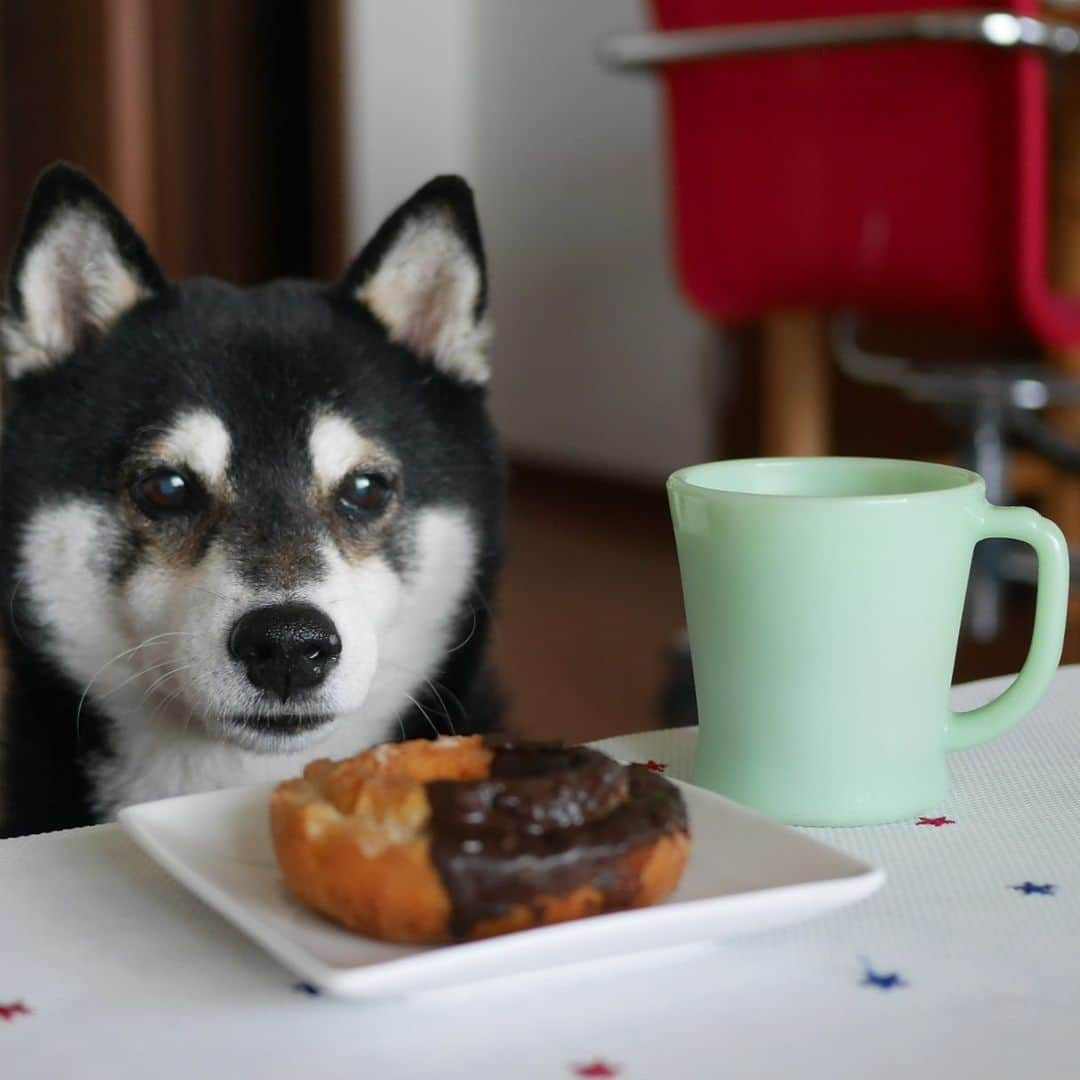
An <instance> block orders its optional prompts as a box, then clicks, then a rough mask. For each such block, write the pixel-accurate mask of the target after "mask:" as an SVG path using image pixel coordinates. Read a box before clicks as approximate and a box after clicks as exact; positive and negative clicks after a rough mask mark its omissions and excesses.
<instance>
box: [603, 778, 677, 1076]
mask: <svg viewBox="0 0 1080 1080" xmlns="http://www.w3.org/2000/svg"><path fill="white" fill-rule="evenodd" d="M634 764H635V765H644V766H645V768H646V769H648V770H649V771H650V772H661V773H662V772H666V771H667V765H666V764H665V763H664V762H662V761H653V759H652V758H649V760H648V761H635V762H634ZM600 1075H601V1076H603V1075H604V1074H603V1073H601V1074H600Z"/></svg>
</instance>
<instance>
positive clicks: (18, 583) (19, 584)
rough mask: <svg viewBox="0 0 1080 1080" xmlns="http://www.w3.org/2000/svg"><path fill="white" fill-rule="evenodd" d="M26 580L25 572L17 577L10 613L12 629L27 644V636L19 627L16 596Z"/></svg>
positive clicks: (12, 588) (12, 589)
mask: <svg viewBox="0 0 1080 1080" xmlns="http://www.w3.org/2000/svg"><path fill="white" fill-rule="evenodd" d="M25 580H26V575H25V574H20V575H19V577H18V578H16V579H15V584H14V585H13V586H12V587H11V600H10V602H9V604H8V613H9V614H10V615H11V629H12V630H13V631H14V632H15V636H16V637H17V638H18V639H19V641H21V642H22V643H23V644H24V645H25V644H26V638H24V637H23V636H22V631H21V630H20V629H19V623H18V620H17V619H16V618H15V597H16V596H17V595H18V593H19V589H20V588H21V587H22V583H23V582H24V581H25Z"/></svg>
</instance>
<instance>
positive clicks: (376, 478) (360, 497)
mask: <svg viewBox="0 0 1080 1080" xmlns="http://www.w3.org/2000/svg"><path fill="white" fill-rule="evenodd" d="M392 494H393V488H392V487H391V484H390V481H389V480H388V479H387V478H386V477H385V476H382V475H381V474H379V473H369V472H354V473H350V474H349V475H348V476H346V477H345V479H344V480H342V481H341V486H340V487H339V488H338V490H337V509H338V512H339V513H340V514H342V515H343V516H344V517H346V518H348V519H349V520H350V521H361V520H364V519H366V518H371V517H374V516H375V515H376V514H379V513H381V512H382V511H383V510H384V509H385V508H386V504H387V503H388V502H389V501H390V497H391V495H392Z"/></svg>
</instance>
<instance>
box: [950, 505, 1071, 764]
mask: <svg viewBox="0 0 1080 1080" xmlns="http://www.w3.org/2000/svg"><path fill="white" fill-rule="evenodd" d="M998 537H1000V538H1002V539H1005V540H1021V541H1023V542H1024V543H1025V544H1030V545H1031V547H1033V548H1034V549H1035V554H1036V556H1037V557H1038V560H1039V579H1038V585H1037V593H1036V597H1035V627H1034V629H1033V631H1032V635H1031V647H1030V649H1029V650H1028V655H1027V659H1026V660H1025V661H1024V666H1023V667H1022V668H1021V669H1020V674H1019V675H1017V676H1016V680H1015V681H1014V682H1013V684H1012V686H1010V687H1009V689H1008V690H1006V691H1005V693H1003V694H1002V695H1001V696H1000V697H997V698H995V699H994V700H993V701H991V702H990V703H989V704H987V705H983V706H982V707H981V708H978V709H972V710H971V711H970V712H965V713H950V714H949V717H948V719H947V721H946V724H945V748H946V749H947V750H965V749H967V748H968V747H969V746H978V745H979V744H980V743H984V742H987V741H988V740H990V739H994V738H996V737H997V736H998V735H1001V734H1004V732H1006V731H1008V730H1009V728H1011V727H1012V726H1013V725H1014V724H1016V723H1017V722H1018V721H1019V720H1021V719H1022V718H1023V717H1024V716H1025V715H1026V714H1027V713H1029V712H1030V711H1031V710H1032V709H1033V708H1034V707H1035V705H1036V704H1037V702H1038V701H1039V699H1040V698H1041V697H1042V696H1043V694H1045V693H1046V691H1047V688H1048V687H1049V686H1050V682H1051V680H1052V679H1053V677H1054V674H1055V672H1056V671H1057V666H1058V662H1059V661H1060V660H1061V648H1062V645H1063V644H1064V641H1065V619H1066V617H1067V615H1068V607H1069V547H1068V544H1066V542H1065V537H1064V536H1063V535H1062V533H1061V530H1060V529H1059V528H1058V527H1057V526H1056V525H1055V524H1054V523H1053V522H1052V521H1050V520H1048V519H1047V518H1044V517H1042V515H1040V514H1037V513H1036V512H1035V511H1034V510H1032V509H1030V508H1028V507H1026V506H993V505H991V504H989V503H988V504H987V506H986V514H985V517H984V518H983V524H982V529H981V531H980V535H979V539H980V540H990V539H994V538H998Z"/></svg>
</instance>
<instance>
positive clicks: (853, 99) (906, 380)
mask: <svg viewBox="0 0 1080 1080" xmlns="http://www.w3.org/2000/svg"><path fill="white" fill-rule="evenodd" d="M651 8H652V11H653V15H654V21H655V25H656V27H657V29H656V31H655V32H653V33H644V34H628V35H622V36H620V37H615V38H611V39H609V40H608V41H606V42H604V43H603V44H602V46H601V48H600V57H601V59H602V61H603V62H605V63H607V64H608V65H610V66H613V67H615V68H617V69H620V70H634V69H643V70H650V71H651V70H655V71H657V72H659V74H660V76H661V82H662V85H663V89H664V97H665V103H666V116H667V141H668V150H669V173H670V192H671V219H672V221H673V223H674V227H673V237H674V262H675V265H676V267H677V271H678V277H679V280H680V282H681V285H682V288H683V290H684V292H685V294H686V296H687V297H688V299H689V300H690V302H691V303H692V304H693V306H694V307H696V308H697V309H698V310H699V311H700V312H702V313H703V314H705V315H706V316H707V317H709V318H710V319H712V320H715V321H716V322H719V323H722V324H727V325H730V324H738V323H743V322H747V321H755V322H756V321H760V320H766V319H768V318H769V317H770V316H773V315H774V314H775V313H777V312H785V311H790V310H793V309H794V310H807V309H809V310H813V311H817V312H824V313H831V312H841V311H843V312H848V311H853V312H857V313H859V314H860V315H870V316H880V315H886V316H915V317H918V318H920V319H929V320H933V321H943V320H944V321H947V322H948V323H950V324H955V325H958V326H961V327H971V328H973V329H974V328H977V329H980V330H987V331H990V332H994V333H999V332H1000V333H1007V334H1009V335H1014V336H1015V335H1017V334H1022V335H1024V336H1026V337H1028V338H1030V339H1032V340H1033V341H1035V342H1037V343H1039V344H1041V345H1044V346H1052V347H1063V346H1069V345H1075V344H1077V343H1080V300H1078V299H1074V298H1069V297H1065V296H1061V295H1058V294H1057V293H1056V292H1055V291H1054V289H1053V287H1052V285H1051V284H1050V279H1049V276H1048V250H1047V249H1048V214H1047V210H1048V188H1049V175H1048V173H1049V164H1048V162H1049V149H1048V134H1047V127H1048V120H1047V117H1048V114H1049V105H1048V85H1047V84H1048V78H1047V71H1046V65H1045V57H1046V55H1048V54H1056V55H1072V54H1076V53H1078V52H1080V34H1078V33H1077V30H1076V29H1075V28H1074V27H1072V26H1069V25H1067V24H1062V23H1054V22H1048V21H1045V20H1042V19H1039V18H1037V17H1036V13H1037V10H1038V9H1037V8H1036V5H1035V4H1034V3H1033V2H1032V0H1018V2H1015V0H1014V2H1010V3H1006V4H1004V5H1002V6H1001V7H1000V8H998V9H996V10H994V11H987V10H985V9H983V8H981V7H979V6H976V5H974V4H972V3H970V2H964V0H961V2H960V3H958V4H956V5H955V6H953V7H952V8H951V9H950V10H949V11H946V12H941V11H938V10H937V9H936V7H935V6H934V5H933V4H932V3H930V0H893V2H892V3H889V2H888V0H827V2H825V3H818V4H807V3H804V2H800V0H729V2H726V3H719V2H718V0H652V2H651ZM850 326H851V323H850V322H847V323H843V324H840V326H839V331H838V333H837V339H836V340H837V345H838V351H839V354H840V355H839V358H840V359H841V360H842V361H844V362H845V363H846V364H847V366H848V368H849V370H850V371H851V372H852V373H853V374H854V375H856V377H861V378H870V379H873V380H875V381H884V382H890V383H891V384H893V385H895V386H897V387H898V388H899V389H901V390H904V391H906V392H908V393H921V394H923V395H924V396H928V397H929V398H930V399H935V398H940V399H941V400H943V401H944V400H946V399H948V400H949V401H950V402H951V403H953V404H955V401H956V400H961V401H962V402H963V403H964V404H965V406H966V407H968V409H969V413H970V416H971V423H970V424H969V425H968V427H969V430H968V431H967V434H966V442H967V443H968V447H967V449H968V450H969V451H970V454H969V456H972V455H978V454H982V457H981V458H978V457H973V458H972V461H971V463H972V465H973V466H975V467H977V468H979V469H980V471H982V472H984V475H985V474H989V475H987V480H988V486H989V487H990V489H991V497H992V498H996V499H997V500H998V501H1006V499H1007V497H1008V490H1007V485H1006V482H1005V472H1004V465H1003V460H1001V461H999V460H998V458H1002V456H1003V455H1002V448H1003V444H1004V439H1005V428H1004V426H1003V425H1001V424H999V425H998V426H997V427H996V428H993V425H992V430H993V432H994V433H995V436H996V438H997V439H998V442H999V444H1000V445H999V446H998V447H997V448H996V449H995V448H994V447H993V446H991V445H990V444H989V443H988V442H987V441H986V438H985V434H986V431H985V424H984V425H983V428H982V432H981V434H979V433H978V432H977V431H976V428H977V426H978V425H977V422H976V421H977V417H976V413H977V412H978V411H979V410H981V413H980V415H982V416H983V418H984V419H985V416H986V412H985V409H986V405H987V400H990V401H992V403H993V404H994V407H995V408H997V409H998V410H999V412H1000V413H1001V415H1002V416H1004V415H1005V414H1006V413H1008V412H1009V411H1010V410H1013V411H1022V410H1024V409H1030V408H1037V407H1041V406H1043V405H1045V404H1046V403H1047V402H1048V401H1049V400H1050V399H1051V398H1055V399H1061V398H1070V399H1073V400H1075V399H1076V386H1075V385H1074V384H1073V383H1072V382H1071V381H1060V380H1059V381H1054V380H1052V379H1048V378H1044V375H1045V373H1044V372H1040V371H1038V370H1036V371H1034V372H1033V371H1032V370H1030V369H1027V368H1023V369H998V370H997V372H996V374H997V376H998V378H997V381H996V383H995V382H994V380H993V379H990V380H986V379H983V381H982V383H981V384H980V385H979V386H976V385H975V383H974V382H972V381H971V380H970V379H969V380H968V382H967V383H965V382H964V379H963V377H962V376H960V375H958V374H957V372H954V371H936V372H916V371H914V370H913V369H911V368H910V367H909V366H908V365H906V363H905V362H904V361H900V360H894V361H891V363H886V364H884V365H883V364H882V363H880V362H878V361H876V360H875V358H872V357H868V356H866V355H865V354H863V353H862V352H861V351H860V350H859V348H858V345H857V341H856V340H855V339H854V338H853V337H852V336H851V335H850V334H849V333H848V332H847V331H848V330H849V329H850ZM808 349H809V351H810V352H811V353H812V352H813V346H812V345H811V346H808ZM822 355H824V351H823V350H822ZM807 362H808V361H807V360H801V361H800V360H797V361H796V363H795V364H794V366H793V365H792V364H790V363H789V366H788V369H787V370H788V371H789V372H791V371H793V370H798V369H799V368H801V367H804V366H805V364H806V363H807ZM969 374H970V372H969ZM991 384H993V385H991ZM767 386H768V384H767ZM1017 387H1021V389H1022V392H1018V390H1017ZM1025 387H1026V389H1023V388H1025ZM1035 387H1037V388H1038V389H1034V388H1035ZM781 389H783V388H781ZM788 389H789V394H788V396H789V397H790V387H789V388H788ZM958 394H959V399H957V395H958ZM988 394H989V398H987V395H988ZM1025 394H1026V395H1027V397H1026V399H1025V397H1024V395H1025ZM1039 433H1040V434H1044V435H1046V437H1047V438H1049V439H1051V441H1052V436H1050V435H1049V434H1048V433H1047V432H1045V431H1044V430H1043V429H1040V432H1039ZM980 439H981V442H980ZM825 449H826V448H825V447H821V448H820V450H818V451H817V452H824V451H825ZM1043 449H1044V450H1045V449H1046V447H1045V446H1044V447H1043ZM1051 450H1052V451H1054V452H1060V455H1061V456H1062V457H1063V459H1067V460H1069V462H1070V463H1071V465H1072V466H1073V467H1076V466H1077V465H1080V455H1077V454H1076V453H1075V451H1074V449H1073V448H1072V447H1071V446H1068V445H1060V444H1055V445H1054V446H1053V447H1051ZM772 452H776V451H772ZM995 454H996V455H997V457H995ZM1070 454H1072V455H1073V458H1071V459H1070V458H1069V455H1070ZM996 569H997V570H1000V567H997V568H996ZM992 576H993V575H986V574H984V575H982V580H983V581H984V582H987V583H990V582H991V577H992ZM983 608H984V614H983V617H982V618H981V620H980V619H979V618H978V617H977V618H976V620H975V621H976V623H977V624H979V626H978V632H977V636H980V637H988V636H992V634H993V633H994V632H996V626H997V599H996V593H994V594H993V595H992V594H991V591H989V589H988V590H987V591H986V603H984V604H983Z"/></svg>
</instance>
